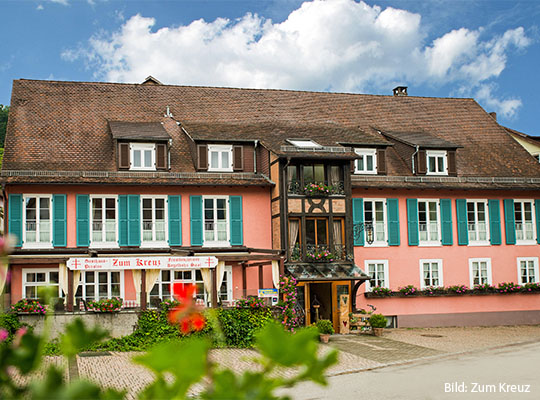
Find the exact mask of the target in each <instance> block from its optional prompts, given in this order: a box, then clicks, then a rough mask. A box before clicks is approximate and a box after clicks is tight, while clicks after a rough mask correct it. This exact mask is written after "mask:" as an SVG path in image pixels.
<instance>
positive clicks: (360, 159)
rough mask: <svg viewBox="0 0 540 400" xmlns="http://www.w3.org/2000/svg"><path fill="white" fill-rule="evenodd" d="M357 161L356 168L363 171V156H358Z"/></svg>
mask: <svg viewBox="0 0 540 400" xmlns="http://www.w3.org/2000/svg"><path fill="white" fill-rule="evenodd" d="M357 162H358V170H359V171H363V170H364V156H360V158H359V159H358V160H357Z"/></svg>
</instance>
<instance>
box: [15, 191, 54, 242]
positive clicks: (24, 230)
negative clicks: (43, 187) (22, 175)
mask: <svg viewBox="0 0 540 400" xmlns="http://www.w3.org/2000/svg"><path fill="white" fill-rule="evenodd" d="M32 197H35V198H36V241H35V242H28V241H27V238H26V236H27V235H26V200H27V199H28V198H32ZM52 198H53V197H52V194H24V195H23V215H22V217H23V237H22V248H23V249H24V248H26V249H52V247H53V215H52V214H53V204H52ZM40 199H49V223H50V228H49V239H50V240H49V241H47V242H40V241H39V240H38V239H39V236H40V233H39V225H40V223H41V220H40V215H39V203H40Z"/></svg>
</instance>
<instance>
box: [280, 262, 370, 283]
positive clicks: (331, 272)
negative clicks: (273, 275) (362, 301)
mask: <svg viewBox="0 0 540 400" xmlns="http://www.w3.org/2000/svg"><path fill="white" fill-rule="evenodd" d="M285 271H286V272H287V273H289V274H290V275H292V276H294V277H295V278H296V280H300V281H315V280H364V281H365V280H368V279H369V276H368V275H366V274H365V273H364V271H362V270H361V269H360V268H359V267H358V266H356V265H354V264H338V263H335V264H334V263H296V264H285Z"/></svg>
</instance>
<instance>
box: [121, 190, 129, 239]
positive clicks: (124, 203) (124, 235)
mask: <svg viewBox="0 0 540 400" xmlns="http://www.w3.org/2000/svg"><path fill="white" fill-rule="evenodd" d="M118 219H119V221H118V244H119V245H120V246H129V235H128V231H129V230H128V196H127V195H125V194H123V195H120V196H118Z"/></svg>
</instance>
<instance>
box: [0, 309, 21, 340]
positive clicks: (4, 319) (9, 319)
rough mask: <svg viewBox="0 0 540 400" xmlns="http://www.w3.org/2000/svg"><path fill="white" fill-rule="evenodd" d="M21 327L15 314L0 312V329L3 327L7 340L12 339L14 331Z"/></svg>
mask: <svg viewBox="0 0 540 400" xmlns="http://www.w3.org/2000/svg"><path fill="white" fill-rule="evenodd" d="M19 328H21V323H20V321H19V318H17V315H16V314H0V330H1V329H5V330H6V331H7V333H8V337H7V339H6V340H7V341H8V342H11V341H12V340H13V335H15V332H17V330H18V329H19Z"/></svg>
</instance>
